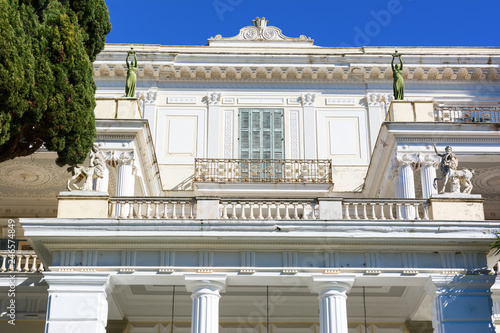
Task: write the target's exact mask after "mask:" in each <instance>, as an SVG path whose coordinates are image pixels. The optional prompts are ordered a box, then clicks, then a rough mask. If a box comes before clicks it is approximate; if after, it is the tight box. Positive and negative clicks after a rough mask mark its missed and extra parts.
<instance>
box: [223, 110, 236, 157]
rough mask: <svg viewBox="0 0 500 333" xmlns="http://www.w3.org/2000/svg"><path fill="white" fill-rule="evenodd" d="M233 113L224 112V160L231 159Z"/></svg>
mask: <svg viewBox="0 0 500 333" xmlns="http://www.w3.org/2000/svg"><path fill="white" fill-rule="evenodd" d="M233 118H234V117H233V111H232V110H230V111H224V158H233Z"/></svg>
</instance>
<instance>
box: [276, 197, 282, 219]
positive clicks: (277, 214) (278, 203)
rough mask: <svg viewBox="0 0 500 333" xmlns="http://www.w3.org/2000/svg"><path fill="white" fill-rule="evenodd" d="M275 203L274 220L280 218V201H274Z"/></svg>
mask: <svg viewBox="0 0 500 333" xmlns="http://www.w3.org/2000/svg"><path fill="white" fill-rule="evenodd" d="M275 204H276V217H275V219H276V220H281V219H282V218H281V214H280V206H281V202H278V201H276V202H275Z"/></svg>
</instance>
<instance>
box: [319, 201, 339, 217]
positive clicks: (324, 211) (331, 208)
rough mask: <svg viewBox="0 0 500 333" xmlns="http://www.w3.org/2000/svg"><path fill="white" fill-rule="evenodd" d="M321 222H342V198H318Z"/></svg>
mask: <svg viewBox="0 0 500 333" xmlns="http://www.w3.org/2000/svg"><path fill="white" fill-rule="evenodd" d="M318 202H319V219H320V220H342V198H318Z"/></svg>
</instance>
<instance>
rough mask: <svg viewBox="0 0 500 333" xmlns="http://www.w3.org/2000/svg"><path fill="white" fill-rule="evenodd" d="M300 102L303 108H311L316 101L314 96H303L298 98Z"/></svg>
mask: <svg viewBox="0 0 500 333" xmlns="http://www.w3.org/2000/svg"><path fill="white" fill-rule="evenodd" d="M299 99H300V102H301V103H302V105H303V106H312V105H314V101H315V100H316V94H309V93H307V94H304V95H300V97H299Z"/></svg>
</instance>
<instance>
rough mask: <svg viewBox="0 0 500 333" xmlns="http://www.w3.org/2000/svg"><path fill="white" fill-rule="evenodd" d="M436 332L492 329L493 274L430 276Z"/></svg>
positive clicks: (453, 332)
mask: <svg viewBox="0 0 500 333" xmlns="http://www.w3.org/2000/svg"><path fill="white" fill-rule="evenodd" d="M432 283H433V284H434V286H435V293H434V301H433V305H432V308H431V312H432V326H433V327H434V332H435V333H457V332H458V333H461V332H463V333H469V332H481V333H483V332H484V333H486V332H495V326H494V324H493V322H492V301H491V291H490V287H491V286H492V285H493V283H495V276H494V275H455V276H433V277H432Z"/></svg>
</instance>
